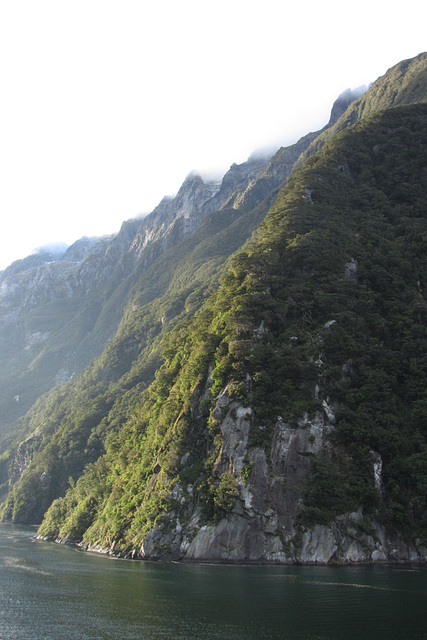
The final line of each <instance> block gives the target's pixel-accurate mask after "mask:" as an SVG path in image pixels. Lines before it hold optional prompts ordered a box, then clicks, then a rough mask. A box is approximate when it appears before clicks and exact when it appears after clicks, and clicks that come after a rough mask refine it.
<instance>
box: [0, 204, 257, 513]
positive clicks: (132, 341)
mask: <svg viewBox="0 0 427 640" xmlns="http://www.w3.org/2000/svg"><path fill="white" fill-rule="evenodd" d="M267 206H268V201H267V202H266V203H264V204H263V205H260V206H259V207H258V208H255V209H253V210H251V211H249V212H247V213H241V212H240V213H239V212H238V211H236V210H234V209H225V210H223V211H221V212H216V213H215V215H212V216H210V215H209V216H207V217H206V220H205V221H204V223H203V224H202V225H201V227H200V229H198V230H197V232H196V233H194V234H193V235H192V236H191V237H190V238H188V239H186V240H185V241H184V242H182V243H179V244H178V245H177V246H176V247H174V248H172V249H171V250H169V251H167V252H166V253H165V254H163V255H161V256H160V257H159V258H158V259H157V260H156V261H155V263H154V264H153V265H152V266H151V267H150V268H149V269H147V270H146V271H144V272H143V273H142V274H141V275H140V277H139V278H138V279H137V281H136V283H135V284H134V285H133V287H132V288H131V290H130V293H129V294H127V295H128V296H129V299H130V302H129V304H128V307H127V309H126V310H125V313H124V317H123V321H122V323H121V326H120V327H119V330H118V333H117V336H116V337H115V338H114V339H113V340H112V341H111V342H110V343H109V344H108V346H107V347H106V349H105V351H104V353H103V354H102V356H101V357H100V358H99V359H97V360H96V361H95V362H94V363H93V364H92V365H91V366H90V367H88V369H87V371H86V372H85V373H84V374H83V375H82V376H80V377H79V378H77V379H76V380H75V381H72V382H69V383H68V384H67V385H63V386H61V387H57V388H55V389H53V390H52V391H51V392H50V393H49V394H47V395H45V396H43V397H42V398H40V400H39V401H38V402H37V403H36V404H35V405H34V407H33V408H32V409H31V410H30V411H29V412H28V414H27V415H26V416H25V417H24V418H23V419H22V420H21V423H20V424H19V429H20V433H21V434H22V435H21V439H23V437H24V436H25V434H30V438H27V439H24V440H23V442H22V444H21V445H19V447H18V449H16V446H15V445H12V446H11V447H10V448H9V449H8V450H7V451H6V452H5V453H4V454H3V456H2V457H1V458H0V479H1V482H2V485H1V488H2V492H3V495H5V494H6V492H7V491H8V488H9V485H10V484H11V482H12V484H13V489H12V491H11V492H10V493H9V496H8V499H7V502H6V508H5V511H4V517H5V518H6V519H12V520H13V521H15V522H37V521H40V520H41V518H42V517H43V514H44V512H45V510H46V508H47V507H48V506H49V504H50V503H51V502H52V500H53V499H55V498H57V497H58V496H59V495H61V494H63V493H64V492H65V490H66V488H67V487H68V486H69V481H70V478H74V479H77V478H78V477H79V476H80V474H81V473H82V471H83V468H84V466H85V465H86V464H88V463H89V462H93V461H94V460H96V459H97V458H98V457H99V455H100V454H101V453H103V452H104V440H105V437H106V434H107V433H109V432H110V431H111V430H113V431H115V430H117V429H120V428H121V426H122V423H123V421H124V419H125V418H126V417H127V416H129V415H132V412H133V410H134V407H135V404H136V403H137V402H138V401H139V397H140V394H141V391H142V390H143V389H144V388H146V387H147V385H148V384H149V383H150V382H151V380H152V379H153V376H154V373H155V371H156V368H157V367H158V365H159V362H160V355H159V348H160V344H161V342H162V339H163V336H164V335H165V334H167V333H168V332H169V331H170V329H171V328H172V327H173V326H174V325H175V324H176V323H177V322H179V321H183V320H184V319H185V318H187V317H192V315H193V314H194V312H195V311H196V310H197V309H198V308H199V307H200V305H201V304H202V303H203V301H204V299H205V298H206V296H207V295H209V291H210V289H211V287H212V286H213V285H214V283H215V282H216V281H217V279H218V276H219V274H220V271H221V269H222V268H223V266H224V263H225V261H226V259H227V257H228V256H229V255H230V254H231V253H233V252H234V251H236V249H238V248H239V247H240V246H241V245H242V244H243V243H244V242H245V240H246V239H247V238H248V236H249V235H250V233H251V231H253V230H254V229H255V228H256V226H257V225H258V224H259V222H260V221H261V220H262V218H263V216H264V215H265V213H266V207H267ZM123 287H124V288H126V287H129V285H128V283H124V284H123ZM118 297H119V299H121V297H122V296H121V294H120V292H119V293H118ZM109 304H112V302H111V301H110V302H109ZM31 434H32V435H31ZM30 461H31V464H30V466H29V469H28V471H27V472H26V473H25V474H24V476H23V477H22V479H21V478H20V477H21V474H22V470H23V469H25V468H26V466H27V465H28V463H29V462H30ZM43 474H44V476H43V477H44V478H46V479H47V480H46V481H45V482H44V483H40V477H41V476H42V475H43Z"/></svg>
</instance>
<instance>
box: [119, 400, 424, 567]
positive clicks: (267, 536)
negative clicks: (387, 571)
mask: <svg viewBox="0 0 427 640" xmlns="http://www.w3.org/2000/svg"><path fill="white" fill-rule="evenodd" d="M327 409H328V410H326V409H325V411H324V412H318V413H317V414H316V415H315V416H314V418H312V419H309V417H308V416H303V418H302V419H301V420H300V421H299V424H298V426H297V427H292V426H291V425H289V424H287V423H285V422H284V421H283V420H282V419H281V418H278V420H277V423H276V426H275V428H274V433H273V439H272V446H271V452H270V453H269V454H267V453H266V451H264V449H262V448H261V447H253V448H248V439H249V432H250V428H251V414H252V410H251V409H250V408H249V407H243V406H242V405H241V404H240V403H239V402H237V401H236V400H234V399H233V398H231V397H229V395H228V388H226V389H225V390H224V392H223V393H222V394H220V396H218V398H217V402H216V407H215V409H214V411H213V413H212V418H213V419H214V420H216V421H217V422H219V423H220V430H221V435H222V446H221V449H220V451H219V454H218V457H217V459H216V462H215V468H216V471H217V473H218V475H221V474H223V473H232V474H233V475H234V477H235V479H236V484H237V486H238V488H239V499H238V500H237V502H236V504H235V506H234V507H233V509H232V511H231V513H229V514H228V515H226V516H225V517H224V518H223V519H222V520H221V521H220V522H218V523H217V524H202V520H201V517H200V516H201V513H200V505H199V504H198V502H197V501H196V500H194V499H190V500H189V501H188V502H186V501H185V499H184V500H182V496H183V495H184V493H183V488H181V487H180V486H179V487H178V486H176V487H175V488H174V490H173V491H174V492H175V493H174V498H175V500H177V498H179V499H181V500H182V502H181V504H183V505H184V504H185V507H184V508H183V509H182V511H181V513H180V514H179V515H178V514H177V513H176V512H175V511H174V512H172V513H170V514H169V518H170V522H169V525H168V524H166V523H165V522H164V523H163V524H162V526H161V527H158V528H154V529H152V530H151V531H150V532H149V534H148V536H147V537H146V540H145V541H144V543H143V545H142V548H141V549H140V550H139V551H134V552H132V554H133V557H134V556H136V557H143V558H161V557H169V558H171V557H173V558H175V559H181V560H184V561H210V562H276V563H293V562H300V563H320V564H326V563H331V562H332V563H357V562H384V561H403V562H409V561H415V560H417V561H423V560H426V559H427V549H425V548H424V547H422V545H420V544H419V545H417V544H415V545H412V546H408V545H406V544H405V543H404V542H403V540H401V539H396V538H394V537H393V536H392V535H390V534H389V533H388V532H387V531H386V530H385V529H384V527H382V526H380V525H378V524H377V523H376V522H375V521H373V520H371V519H370V520H369V522H368V524H369V526H368V527H366V526H365V525H366V521H365V518H364V515H363V512H362V510H361V509H360V510H359V511H357V512H354V513H346V514H343V515H342V516H340V517H338V518H336V520H335V521H333V522H331V523H330V524H329V525H328V526H325V525H316V526H314V527H312V528H309V529H305V530H303V531H301V530H299V529H298V527H297V517H298V514H299V513H300V511H301V509H302V507H303V504H302V501H301V489H302V487H303V484H304V481H305V480H306V478H307V476H308V474H309V470H310V458H311V456H313V455H315V454H317V453H319V452H321V451H323V450H324V449H325V447H326V446H327V436H328V434H329V433H330V431H331V430H332V429H333V427H334V414H333V412H332V410H331V409H330V407H327ZM372 464H373V471H374V472H375V473H376V474H377V476H378V474H379V473H380V471H379V464H380V463H379V461H378V456H376V455H372ZM248 468H249V469H250V472H249V474H248V473H245V471H247V469H248ZM175 494H176V495H175ZM178 494H179V495H178ZM191 497H194V492H193V488H192V487H191ZM368 531H369V533H368ZM165 549H168V551H167V553H166V555H165V551H164V550H165Z"/></svg>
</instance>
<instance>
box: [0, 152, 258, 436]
mask: <svg viewBox="0 0 427 640" xmlns="http://www.w3.org/2000/svg"><path fill="white" fill-rule="evenodd" d="M266 162H267V161H266V160H265V159H263V160H260V159H258V160H253V161H248V162H247V163H243V165H240V166H237V165H235V166H233V167H232V168H231V169H230V171H229V172H228V174H226V176H225V177H224V179H223V181H222V183H205V182H204V181H203V180H202V179H201V178H200V176H197V175H190V176H188V178H187V179H186V180H185V181H184V183H183V185H182V187H181V189H180V190H179V192H178V194H177V195H176V197H174V198H165V199H164V200H163V201H162V202H161V203H160V205H159V206H158V207H157V208H156V209H155V210H154V211H153V212H152V213H151V214H150V215H149V216H147V217H146V218H144V219H142V220H130V221H127V222H125V223H124V224H123V225H122V228H121V230H120V232H119V233H118V234H117V235H116V236H113V237H107V238H101V239H94V240H88V239H85V238H83V239H82V240H80V241H78V242H77V243H75V244H74V245H73V246H72V247H70V248H69V249H68V250H67V251H66V252H65V253H64V254H63V255H60V256H53V255H51V254H44V253H39V254H36V255H35V256H30V257H29V258H26V259H25V260H20V261H17V262H15V263H14V264H13V265H11V266H10V267H8V268H7V269H6V270H5V271H4V272H2V273H1V274H0V361H1V363H2V367H1V371H0V416H1V419H0V436H1V435H2V433H11V432H13V431H14V429H15V426H14V425H15V421H16V419H17V418H19V417H20V416H22V415H24V414H25V412H26V411H27V410H28V409H29V408H30V407H31V405H32V404H33V403H34V402H35V401H36V399H37V398H38V397H39V396H40V395H41V394H42V393H43V392H45V391H47V390H49V389H50V388H52V387H53V386H55V385H57V384H61V383H64V382H65V381H67V380H69V379H71V378H73V377H74V376H75V375H77V374H78V373H80V372H81V371H83V370H84V369H85V367H87V366H88V365H89V364H90V362H91V361H92V360H93V359H94V358H95V357H96V356H98V355H100V353H102V351H103V349H104V347H105V345H106V344H107V342H108V341H109V340H111V338H112V337H113V336H114V335H115V333H116V331H117V328H118V325H119V323H120V322H121V320H122V316H123V312H124V309H125V307H126V305H127V303H128V295H129V290H130V289H131V287H132V286H133V285H134V284H135V282H136V281H137V279H138V277H139V275H140V274H141V273H142V272H144V271H145V270H146V269H147V268H149V267H150V265H152V264H153V263H154V262H155V260H156V259H157V258H158V257H159V256H160V255H162V254H163V253H164V252H165V251H167V250H168V249H170V248H172V247H173V246H176V245H177V244H179V243H180V242H181V241H182V240H183V239H185V238H187V237H188V236H190V235H191V234H192V233H193V232H194V231H195V230H196V229H197V228H198V227H199V226H200V224H201V223H202V221H203V219H204V217H205V216H206V215H207V214H208V213H210V212H211V211H213V210H215V208H216V207H218V208H221V207H222V206H223V205H225V204H226V203H227V201H228V199H229V198H230V197H231V194H232V193H233V192H235V191H236V190H237V192H239V190H245V189H246V188H247V186H248V185H249V184H250V183H251V182H252V181H253V180H255V179H256V177H257V175H258V174H259V173H260V172H261V171H262V169H263V168H264V166H265V164H266ZM257 204H258V203H257ZM155 295H156V294H155V293H153V296H154V297H155Z"/></svg>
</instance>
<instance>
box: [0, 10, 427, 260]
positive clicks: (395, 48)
mask: <svg viewBox="0 0 427 640" xmlns="http://www.w3.org/2000/svg"><path fill="white" fill-rule="evenodd" d="M378 5H379V6H378V8H376V6H375V3H372V2H366V1H362V2H359V3H357V6H355V5H353V6H352V7H353V8H351V9H348V10H347V9H346V10H345V11H343V6H344V5H343V4H342V2H340V3H339V2H332V1H329V2H323V3H318V2H305V3H298V4H297V3H295V5H294V6H292V7H291V8H289V3H282V2H278V1H277V0H276V1H272V0H266V1H265V2H263V3H262V4H261V5H260V4H259V3H258V2H257V3H255V2H250V1H248V0H246V1H242V0H227V1H225V0H217V2H215V3H210V4H208V3H201V2H195V1H193V0H182V1H181V2H179V3H178V2H172V1H168V0H166V1H163V2H159V3H155V4H154V3H145V2H141V1H134V0H129V1H124V2H120V3H119V2H112V1H110V2H108V1H104V2H100V1H98V0H85V1H84V2H83V1H81V0H75V1H74V2H72V3H71V2H69V3H65V2H58V1H57V0H56V1H52V0H39V1H38V2H30V1H28V0H16V1H15V2H13V3H12V2H9V3H6V2H4V3H2V4H1V7H0V59H1V63H0V65H1V67H0V82H1V91H2V99H1V103H0V109H1V119H0V134H1V139H0V171H1V182H2V185H1V189H0V211H1V234H0V268H4V267H6V266H7V265H8V264H10V263H11V262H12V261H13V260H16V259H18V258H22V257H24V256H26V255H28V254H29V253H31V251H32V250H33V249H34V248H35V247H38V246H41V245H44V244H47V243H51V242H66V243H68V244H71V243H72V242H74V241H75V240H76V239H78V238H79V237H81V236H83V235H88V236H90V235H103V234H109V233H113V232H116V231H118V230H119V228H120V225H121V223H122V221H123V220H126V219H129V218H132V217H135V216H137V215H140V214H142V213H146V212H149V211H151V210H152V209H153V208H154V206H155V205H156V204H158V202H159V201H160V200H161V198H162V197H163V196H164V195H169V194H174V193H176V191H177V190H178V188H179V186H180V185H181V183H182V181H183V180H184V178H185V177H186V175H187V174H188V173H189V172H190V171H192V170H197V171H200V172H203V173H224V172H225V171H226V170H227V169H228V167H229V166H230V164H232V163H233V162H243V161H244V160H246V159H247V157H248V156H249V155H250V154H251V153H252V152H253V151H254V150H255V149H257V148H260V147H265V146H273V145H274V146H277V147H279V146H280V145H281V144H290V143H292V142H294V141H296V140H297V139H298V138H299V137H300V136H301V135H303V134H305V133H307V132H308V131H310V130H311V131H313V130H317V129H319V128H321V127H322V126H324V124H326V122H327V121H328V119H329V113H330V109H331V107H332V103H333V101H334V100H335V99H336V98H337V97H338V95H339V94H340V93H341V92H342V91H344V90H345V89H346V88H348V87H350V88H355V87H358V86H359V85H362V84H369V83H370V82H372V81H374V80H375V79H376V78H377V77H378V76H380V75H383V74H384V73H385V72H386V71H387V69H388V68H389V67H391V66H393V65H394V64H396V63H397V62H399V61H400V60H402V59H405V58H411V57H413V56H415V55H417V54H418V53H420V52H421V51H423V50H425V48H426V46H425V26H424V21H423V20H421V19H419V17H420V16H419V13H420V6H421V3H420V2H419V1H413V0H409V1H408V2H406V3H405V4H404V5H403V6H402V5H401V4H400V3H399V4H398V3H397V2H390V3H387V5H384V4H383V3H378ZM381 5H382V6H381ZM417 16H418V17H417Z"/></svg>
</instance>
